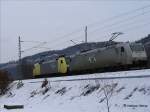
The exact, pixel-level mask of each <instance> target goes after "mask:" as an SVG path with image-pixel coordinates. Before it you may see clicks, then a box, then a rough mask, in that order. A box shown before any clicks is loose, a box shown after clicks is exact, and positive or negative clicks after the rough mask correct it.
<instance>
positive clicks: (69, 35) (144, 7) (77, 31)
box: [24, 5, 150, 51]
mask: <svg viewBox="0 0 150 112" xmlns="http://www.w3.org/2000/svg"><path fill="white" fill-rule="evenodd" d="M149 7H150V5H146V6H143V7H140V8H137V9H135V10H131V11H128V12H125V13H122V14H119V15H116V16H114V17H111V18H108V19H106V20H104V21H105V22H104V21H102V23H103V24H106V22H107V21H108V22H110V21H112V20H114V19H120V18H122V17H124V16H126V15H130V14H132V13H135V12H138V11H141V10H146V9H147V8H149ZM146 13H149V11H147V12H144V13H140V14H137V15H134V16H132V17H129V18H126V19H125V20H120V21H118V24H121V23H123V21H124V22H127V21H130V20H133V19H134V18H135V19H136V17H137V18H138V16H141V15H142V14H146ZM132 18H133V19H132ZM98 23H100V22H96V23H92V24H89V25H87V26H91V27H94V26H102V24H100V25H99V24H98ZM116 23H117V22H116ZM116 23H113V24H111V25H108V26H107V25H106V26H104V25H103V27H105V28H107V27H108V28H110V27H111V26H116V25H118V24H116ZM79 32H83V28H80V29H77V30H75V31H73V32H71V33H68V34H65V35H64V36H60V37H57V38H54V39H53V40H52V41H47V42H46V43H44V44H45V45H47V44H48V43H50V46H54V45H55V46H56V45H59V44H60V43H62V42H69V41H70V40H73V38H70V37H71V36H73V35H75V34H77V33H79ZM89 34H90V33H89ZM64 38H66V40H65V39H64ZM74 38H75V39H77V38H79V37H76V36H75V37H74ZM80 38H81V36H80ZM83 38H84V37H83ZM58 39H59V40H58ZM56 40H57V41H56ZM40 47H41V46H37V47H36V46H35V47H33V48H30V49H26V50H24V51H28V50H29V51H30V50H33V49H37V48H38V49H39V48H40ZM41 48H42V47H41ZM50 48H52V47H50Z"/></svg>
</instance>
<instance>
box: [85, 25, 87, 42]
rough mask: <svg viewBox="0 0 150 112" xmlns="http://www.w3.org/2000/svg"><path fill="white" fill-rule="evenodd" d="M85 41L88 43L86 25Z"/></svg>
mask: <svg viewBox="0 0 150 112" xmlns="http://www.w3.org/2000/svg"><path fill="white" fill-rule="evenodd" d="M85 43H87V26H86V27H85Z"/></svg>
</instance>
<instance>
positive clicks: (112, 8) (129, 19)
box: [0, 0, 150, 63]
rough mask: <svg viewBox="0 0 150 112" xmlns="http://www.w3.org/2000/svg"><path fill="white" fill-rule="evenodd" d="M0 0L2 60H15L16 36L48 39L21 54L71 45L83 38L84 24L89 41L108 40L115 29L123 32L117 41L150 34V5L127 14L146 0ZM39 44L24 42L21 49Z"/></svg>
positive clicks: (143, 5)
mask: <svg viewBox="0 0 150 112" xmlns="http://www.w3.org/2000/svg"><path fill="white" fill-rule="evenodd" d="M0 3H1V4H0V11H1V12H0V32H1V35H0V37H1V40H0V47H1V48H0V52H1V57H0V62H1V63H2V62H7V61H10V60H16V59H18V36H21V39H22V40H23V41H40V42H47V44H45V45H44V46H42V47H44V48H41V49H32V50H28V51H26V52H24V53H22V55H23V57H24V56H28V55H32V54H35V53H38V52H41V51H46V50H49V49H62V48H65V47H67V46H70V45H73V43H72V42H71V41H70V40H73V41H74V42H76V43H80V42H81V41H84V28H85V26H86V25H87V26H88V41H89V42H92V41H93V42H97V41H107V40H108V39H109V38H110V36H111V33H113V32H118V31H121V32H123V33H124V35H122V36H120V37H118V38H117V39H116V41H134V40H137V39H140V38H141V37H144V36H147V34H149V33H150V7H146V8H143V9H142V10H138V11H135V12H134V13H133V12H132V13H130V14H128V13H126V12H130V11H132V10H135V9H138V8H141V7H145V6H147V5H150V2H149V1H143V2H142V1H141V2H140V1H126V2H123V1H121V0H120V1H119V0H118V1H114V0H112V1H111V0H109V1H108V2H104V1H93V2H92V1H70V2H68V1H56V2H55V1H51V0H50V1H44V2H42V0H41V1H20V2H19V1H1V2H0ZM123 13H126V14H124V15H122V14H123ZM117 15H122V16H118V17H116V16H117ZM112 17H113V18H112ZM110 18H111V19H110ZM38 44H39V43H31V42H23V43H22V50H25V49H28V48H31V47H32V46H36V45H38ZM46 48H47V49H46Z"/></svg>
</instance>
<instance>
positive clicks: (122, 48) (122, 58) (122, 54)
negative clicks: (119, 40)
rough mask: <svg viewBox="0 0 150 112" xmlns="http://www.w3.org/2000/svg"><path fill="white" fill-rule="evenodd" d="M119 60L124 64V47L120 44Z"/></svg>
mask: <svg viewBox="0 0 150 112" xmlns="http://www.w3.org/2000/svg"><path fill="white" fill-rule="evenodd" d="M119 58H120V59H119V60H120V63H121V64H125V63H126V51H125V48H124V47H123V46H121V47H120V48H119Z"/></svg>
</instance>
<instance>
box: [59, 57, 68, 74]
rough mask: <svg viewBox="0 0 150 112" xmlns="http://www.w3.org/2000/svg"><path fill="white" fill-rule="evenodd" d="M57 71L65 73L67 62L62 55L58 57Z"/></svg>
mask: <svg viewBox="0 0 150 112" xmlns="http://www.w3.org/2000/svg"><path fill="white" fill-rule="evenodd" d="M58 73H67V63H66V60H65V58H64V57H60V58H58Z"/></svg>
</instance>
